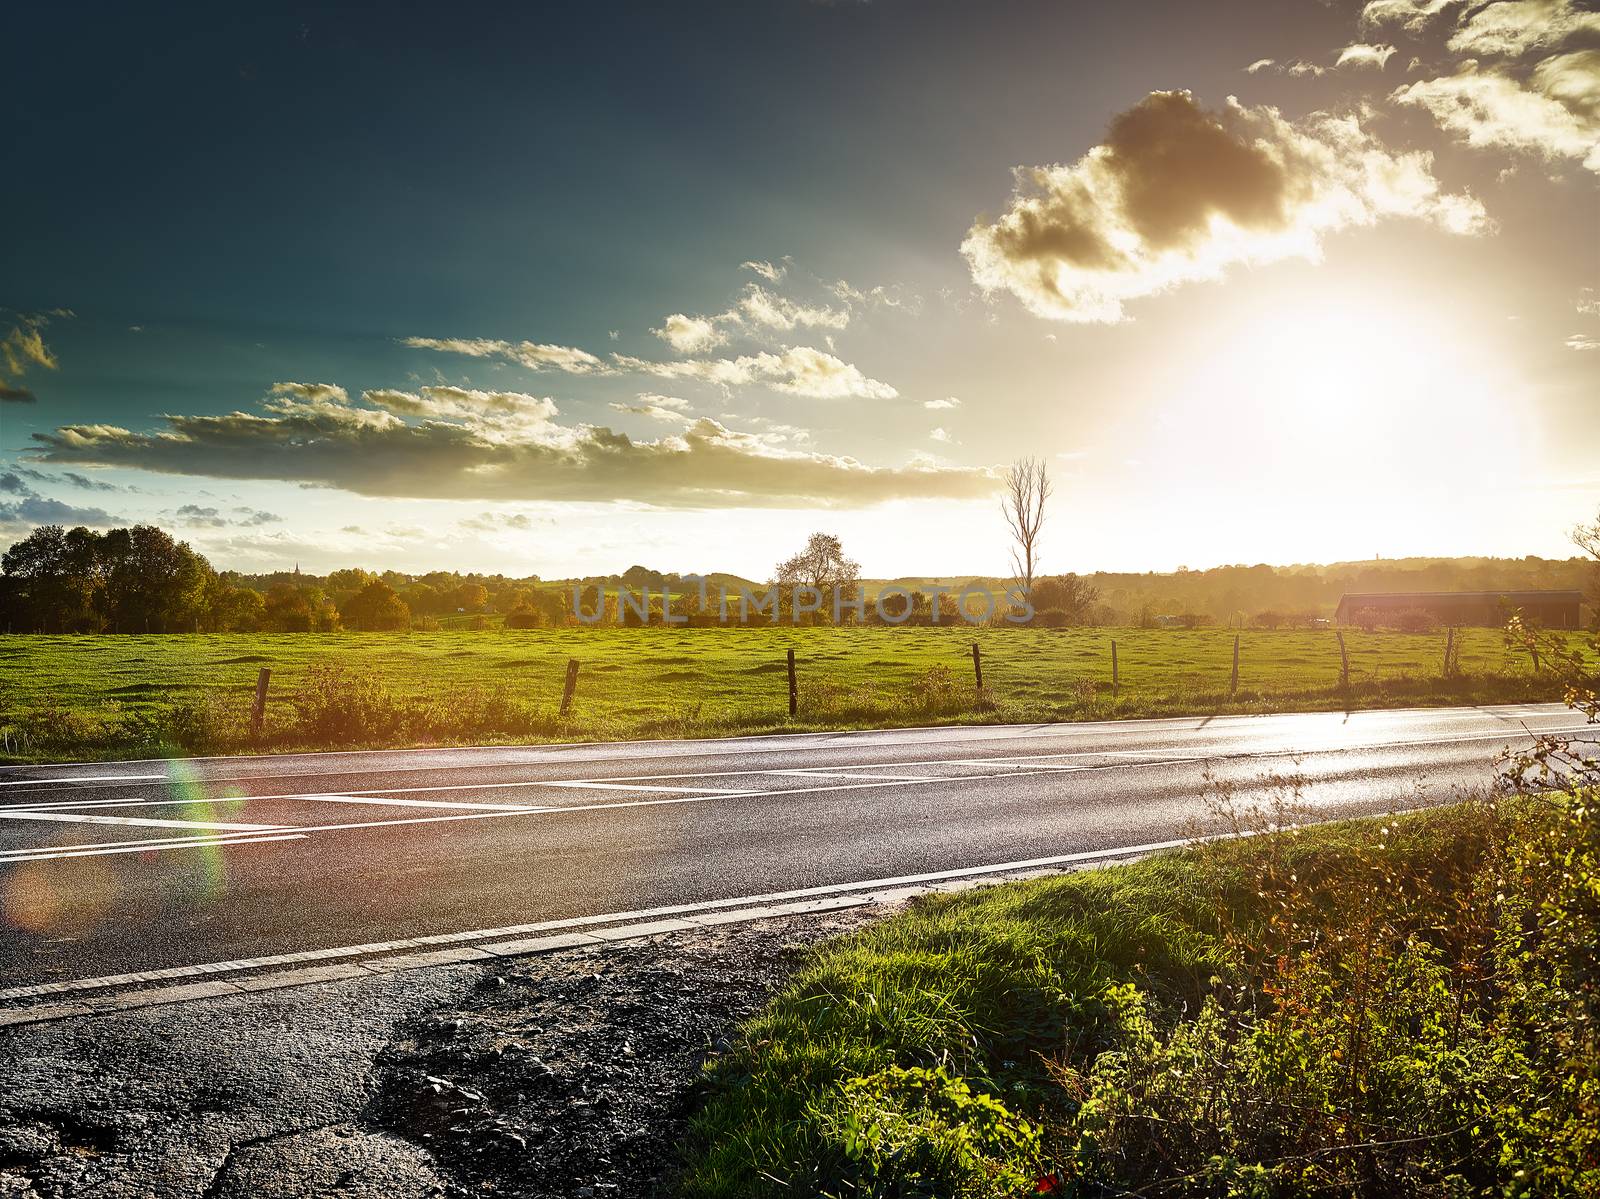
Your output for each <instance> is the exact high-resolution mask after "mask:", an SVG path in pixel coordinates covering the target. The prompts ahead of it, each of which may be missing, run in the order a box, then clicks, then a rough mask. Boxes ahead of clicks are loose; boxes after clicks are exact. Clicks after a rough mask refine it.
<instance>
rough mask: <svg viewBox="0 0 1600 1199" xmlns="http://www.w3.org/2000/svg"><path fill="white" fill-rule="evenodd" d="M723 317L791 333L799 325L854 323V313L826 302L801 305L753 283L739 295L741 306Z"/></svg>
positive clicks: (830, 326) (827, 326) (842, 325)
mask: <svg viewBox="0 0 1600 1199" xmlns="http://www.w3.org/2000/svg"><path fill="white" fill-rule="evenodd" d="M722 319H734V320H746V321H749V322H750V323H752V324H755V325H759V326H761V327H762V328H766V329H778V330H782V331H784V332H787V331H789V330H791V329H794V328H797V327H803V328H808V329H818V328H821V329H843V328H845V327H846V326H847V325H849V323H850V313H849V312H848V311H847V310H845V309H842V308H829V307H827V306H826V305H818V306H811V305H806V304H797V303H795V302H794V301H792V300H787V299H785V298H784V297H782V296H779V295H776V294H774V293H773V292H770V291H767V290H766V289H765V288H763V287H762V286H761V285H760V284H757V283H752V284H750V285H749V286H748V287H747V288H745V291H744V295H742V296H740V297H739V303H738V307H737V308H736V309H734V310H731V311H729V312H726V313H724V314H723V318H722Z"/></svg>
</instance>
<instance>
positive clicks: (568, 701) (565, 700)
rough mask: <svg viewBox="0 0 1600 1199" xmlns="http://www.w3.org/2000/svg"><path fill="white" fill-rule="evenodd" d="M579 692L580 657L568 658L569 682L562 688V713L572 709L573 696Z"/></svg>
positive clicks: (564, 713)
mask: <svg viewBox="0 0 1600 1199" xmlns="http://www.w3.org/2000/svg"><path fill="white" fill-rule="evenodd" d="M577 693H578V659H576V658H568V659H567V682H566V685H565V686H564V687H562V688H561V715H563V716H565V715H566V714H567V713H568V712H570V711H572V697H573V696H574V695H576V694H577Z"/></svg>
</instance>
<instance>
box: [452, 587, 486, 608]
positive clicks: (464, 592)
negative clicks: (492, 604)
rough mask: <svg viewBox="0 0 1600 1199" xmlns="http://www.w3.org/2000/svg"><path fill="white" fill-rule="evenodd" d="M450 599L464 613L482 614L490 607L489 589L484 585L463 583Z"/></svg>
mask: <svg viewBox="0 0 1600 1199" xmlns="http://www.w3.org/2000/svg"><path fill="white" fill-rule="evenodd" d="M450 598H451V599H452V600H453V601H454V606H455V607H457V608H460V609H462V610H463V611H466V612H482V611H483V610H484V609H485V608H486V607H488V606H489V589H488V588H487V587H485V586H484V585H483V584H482V583H462V584H461V585H460V586H459V587H457V588H456V589H455V593H454V594H453V595H452V596H451V597H450Z"/></svg>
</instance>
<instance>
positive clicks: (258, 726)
mask: <svg viewBox="0 0 1600 1199" xmlns="http://www.w3.org/2000/svg"><path fill="white" fill-rule="evenodd" d="M271 679H272V671H271V669H269V668H268V667H266V666H263V667H262V668H261V673H260V674H258V675H257V676H256V699H255V703H253V704H251V705H250V735H251V736H253V737H259V736H261V730H262V729H263V728H265V727H266V723H267V683H268V682H270V681H271Z"/></svg>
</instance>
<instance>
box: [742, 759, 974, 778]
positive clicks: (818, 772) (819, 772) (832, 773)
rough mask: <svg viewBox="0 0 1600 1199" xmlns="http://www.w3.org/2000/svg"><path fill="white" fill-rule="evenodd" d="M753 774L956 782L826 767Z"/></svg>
mask: <svg viewBox="0 0 1600 1199" xmlns="http://www.w3.org/2000/svg"><path fill="white" fill-rule="evenodd" d="M929 765H930V766H932V765H939V766H943V765H944V763H943V762H938V763H932V762H930V763H929ZM862 770H863V771H865V767H863V768H862ZM752 773H756V774H781V775H786V776H788V777H790V778H798V779H890V780H894V781H896V782H906V783H940V782H953V781H954V779H952V778H950V777H949V776H944V775H937V774H866V773H853V772H851V771H847V770H828V769H826V768H824V767H818V768H817V769H815V770H761V771H753V772H752Z"/></svg>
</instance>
